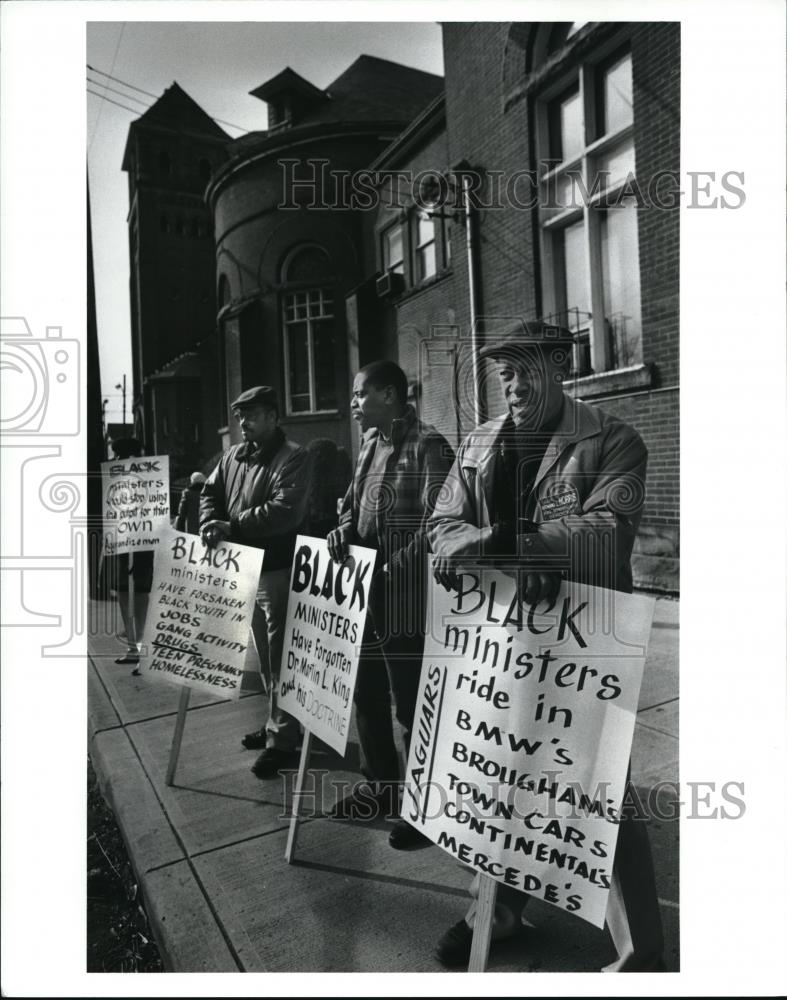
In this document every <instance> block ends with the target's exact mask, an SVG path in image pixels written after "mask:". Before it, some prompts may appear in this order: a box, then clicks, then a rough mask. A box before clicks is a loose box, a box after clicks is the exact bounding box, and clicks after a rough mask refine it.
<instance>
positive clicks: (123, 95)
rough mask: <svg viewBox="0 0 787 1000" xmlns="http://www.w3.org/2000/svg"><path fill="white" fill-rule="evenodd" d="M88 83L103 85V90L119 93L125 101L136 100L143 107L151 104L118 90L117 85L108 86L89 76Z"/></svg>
mask: <svg viewBox="0 0 787 1000" xmlns="http://www.w3.org/2000/svg"><path fill="white" fill-rule="evenodd" d="M87 82H88V83H92V84H93V86H94V87H103V88H104V91H105V92H106V91H107V90H109V91H111V92H112V93H113V94H119V95H120V96H121V97H125V99H126V100H127V101H136V102H137V103H138V104H141V105H142V106H143V107H144V108H151V107H152V106H153V105H152V104H146V103H145V101H143V100H141V98H139V97H133V96H132V95H131V94H124V93H123V91H122V90H118V89H117V87H108V86H107V85H106V84H103V83H100V82H99V81H98V80H91V79H90V77H88V78H87Z"/></svg>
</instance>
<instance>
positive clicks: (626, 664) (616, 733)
mask: <svg viewBox="0 0 787 1000" xmlns="http://www.w3.org/2000/svg"><path fill="white" fill-rule="evenodd" d="M652 615H653V600H652V599H651V598H646V597H641V596H632V595H630V594H621V593H616V592H612V591H607V590H602V589H600V588H596V587H589V586H584V585H579V584H564V585H563V586H562V587H561V590H560V592H559V594H558V597H557V600H556V602H555V604H554V605H553V607H552V608H551V610H547V608H546V605H544V604H541V605H537V606H536V607H535V608H533V607H530V606H527V605H525V606H523V605H521V604H520V603H519V602H518V600H517V598H516V588H515V585H514V582H513V580H512V579H510V578H509V577H508V576H505V575H504V574H502V573H500V572H496V571H492V570H489V571H487V570H484V571H483V572H480V571H479V572H476V573H465V574H463V575H462V576H461V585H460V588H459V590H458V591H451V592H448V591H446V590H444V589H443V588H442V587H440V586H438V585H437V584H433V585H432V587H431V591H430V595H429V614H428V619H427V621H428V625H427V635H426V643H425V648H424V661H423V668H422V672H421V685H420V690H419V699H418V707H417V710H416V722H415V727H414V730H413V736H412V742H411V746H410V756H409V760H408V767H407V783H406V788H405V795H404V804H403V808H402V814H403V816H404V817H405V818H406V819H407V820H408V821H410V822H411V823H412V824H413V825H415V826H416V827H417V828H418V829H420V830H422V831H423V833H425V834H426V835H427V836H428V837H429V838H430V839H431V840H433V841H434V842H435V843H436V844H438V846H440V847H442V848H443V849H444V850H446V851H448V852H449V853H450V854H452V855H453V856H455V857H456V858H457V859H458V860H460V861H462V862H465V863H467V864H468V865H470V866H472V867H473V868H475V869H476V870H477V871H479V872H482V873H483V874H485V875H488V876H491V877H492V878H493V879H495V880H496V881H497V882H501V883H504V884H505V885H509V886H513V887H514V888H516V889H519V890H521V891H523V892H528V893H530V894H531V895H533V896H535V897H537V898H540V899H544V900H546V901H547V902H549V903H553V904H555V905H556V906H559V907H561V908H563V909H565V910H567V911H569V912H573V913H576V914H577V915H578V916H580V917H582V918H583V919H585V920H587V921H589V922H590V923H592V924H594V925H595V926H597V927H603V925H604V916H605V913H606V908H607V899H608V895H609V887H610V880H611V874H612V863H613V859H614V856H615V844H616V841H617V829H618V827H617V824H618V822H619V817H620V808H621V803H622V800H623V796H624V792H625V784H626V773H627V768H628V760H629V753H630V750H631V740H632V737H633V733H634V723H635V719H636V709H637V700H638V698H639V689H640V684H641V681H642V670H643V666H644V661H645V653H646V648H647V641H648V636H649V633H650V624H651V619H652Z"/></svg>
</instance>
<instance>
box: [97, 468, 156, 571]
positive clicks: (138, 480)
mask: <svg viewBox="0 0 787 1000" xmlns="http://www.w3.org/2000/svg"><path fill="white" fill-rule="evenodd" d="M101 480H102V485H103V491H102V492H103V516H104V552H105V554H106V555H108V556H113V555H116V554H117V553H119V552H138V551H140V550H142V549H155V548H157V547H158V544H159V531H160V530H161V529H162V528H166V527H167V526H168V525H169V455H150V456H147V457H145V458H125V459H120V458H116V459H113V460H112V461H111V462H102V463H101Z"/></svg>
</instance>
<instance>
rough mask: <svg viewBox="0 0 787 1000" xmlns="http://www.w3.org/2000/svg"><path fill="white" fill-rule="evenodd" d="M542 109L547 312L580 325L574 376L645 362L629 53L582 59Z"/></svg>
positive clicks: (572, 326) (576, 329)
mask: <svg viewBox="0 0 787 1000" xmlns="http://www.w3.org/2000/svg"><path fill="white" fill-rule="evenodd" d="M538 112H539V114H538V128H539V133H538V144H539V152H540V164H541V206H540V223H541V238H542V250H543V259H544V262H545V266H544V272H543V282H544V304H545V309H544V312H545V314H546V315H547V316H548V317H549V318H552V319H553V320H556V321H558V322H561V323H563V324H565V325H567V326H568V327H569V328H570V329H571V330H572V331H573V332H574V333H575V335H576V343H577V346H576V349H575V355H574V373H575V374H576V375H587V374H590V373H591V372H603V371H608V370H610V369H613V368H625V367H629V366H633V365H636V364H640V363H641V362H642V321H641V310H640V276H639V240H638V234H637V205H636V200H635V198H634V196H633V194H628V193H627V187H626V186H627V184H631V181H632V179H633V178H634V177H635V158H634V108H633V88H632V73H631V55H630V53H628V52H617V53H615V54H613V55H612V56H610V57H609V58H607V59H606V60H605V61H604V62H602V63H600V64H597V65H587V64H586V65H581V66H580V67H578V69H577V70H576V72H575V74H574V77H573V79H571V78H569V79H568V80H566V79H565V78H564V81H563V83H562V86H559V87H557V88H553V90H552V91H551V92H549V93H548V94H546V95H544V96H543V97H542V99H541V101H540V102H539V105H538Z"/></svg>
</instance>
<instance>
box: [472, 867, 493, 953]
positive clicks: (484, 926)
mask: <svg viewBox="0 0 787 1000" xmlns="http://www.w3.org/2000/svg"><path fill="white" fill-rule="evenodd" d="M496 899H497V882H495V880H494V879H493V878H490V877H489V876H488V875H482V876H481V884H480V885H479V887H478V899H477V900H476V910H475V924H474V925H473V943H472V945H471V946H470V962H469V964H468V966H467V971H468V972H486V963H487V962H488V961H489V946H490V944H491V943H492V924H493V922H494V917H495V900H496Z"/></svg>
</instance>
